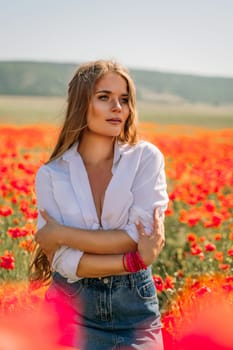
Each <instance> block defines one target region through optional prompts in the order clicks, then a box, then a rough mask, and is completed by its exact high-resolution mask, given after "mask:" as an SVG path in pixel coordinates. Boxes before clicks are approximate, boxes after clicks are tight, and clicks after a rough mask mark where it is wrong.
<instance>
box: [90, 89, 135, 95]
mask: <svg viewBox="0 0 233 350" xmlns="http://www.w3.org/2000/svg"><path fill="white" fill-rule="evenodd" d="M99 93H105V94H111V93H112V91H110V90H97V91H96V94H99ZM121 96H129V94H128V93H127V92H123V94H121Z"/></svg>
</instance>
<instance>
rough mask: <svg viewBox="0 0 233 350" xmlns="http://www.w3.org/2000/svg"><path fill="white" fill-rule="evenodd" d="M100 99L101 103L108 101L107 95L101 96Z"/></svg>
mask: <svg viewBox="0 0 233 350" xmlns="http://www.w3.org/2000/svg"><path fill="white" fill-rule="evenodd" d="M99 99H100V100H101V101H107V99H108V96H107V95H100V96H99Z"/></svg>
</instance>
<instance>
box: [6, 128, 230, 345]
mask: <svg viewBox="0 0 233 350" xmlns="http://www.w3.org/2000/svg"><path fill="white" fill-rule="evenodd" d="M57 133H58V130H57V127H55V126H52V125H40V126H33V125H31V126H24V127H20V128H18V127H16V126H9V125H8V126H6V125H5V126H4V125H2V126H1V128H0V146H1V148H0V317H5V316H6V315H7V314H9V313H10V314H14V313H17V312H18V311H20V312H24V311H25V310H26V311H28V310H30V311H33V310H38V308H39V307H40V305H41V302H42V300H43V296H44V292H45V290H46V287H41V288H39V289H36V288H34V286H32V285H30V284H29V283H28V282H27V274H28V266H29V262H30V259H31V256H32V253H33V250H34V249H35V242H34V239H33V237H34V233H35V231H36V221H37V207H36V196H35V191H34V179H35V173H36V171H37V169H38V168H39V167H40V165H42V164H43V163H44V162H45V161H46V160H47V159H48V156H49V154H50V151H51V149H52V147H53V145H54V144H55V141H56V137H57ZM140 133H141V137H142V138H144V139H147V140H148V141H150V142H152V143H154V144H155V145H156V146H158V147H159V149H160V150H161V151H162V152H163V154H164V156H165V164H166V174H167V183H168V193H169V198H170V202H169V206H168V209H167V212H166V220H165V229H166V245H165V247H164V249H163V251H162V253H161V255H160V257H159V259H158V261H156V263H155V264H154V266H153V274H154V282H155V285H156V288H157V291H158V297H159V302H160V309H161V313H162V322H163V331H164V338H165V349H166V350H167V349H169V350H172V349H177V350H178V349H180V350H184V349H197V348H198V347H199V345H200V344H202V345H203V344H205V349H213V350H214V349H231V348H232V346H233V339H232V334H231V333H232V331H230V328H229V323H231V322H232V321H230V320H232V319H233V220H232V218H233V215H232V214H233V191H232V189H233V175H232V169H233V157H232V145H233V131H232V129H219V130H209V129H204V128H198V127H196V128H192V129H190V128H186V127H185V126H160V125H156V124H152V123H151V124H150V123H142V124H140ZM216 328H218V332H216ZM0 340H1V330H0ZM191 344H192V345H191ZM192 346H193V347H192ZM38 349H39V348H38Z"/></svg>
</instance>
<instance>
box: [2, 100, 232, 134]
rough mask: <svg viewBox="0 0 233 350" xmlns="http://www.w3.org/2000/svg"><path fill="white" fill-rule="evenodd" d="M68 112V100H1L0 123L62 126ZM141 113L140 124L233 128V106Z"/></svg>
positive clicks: (179, 106)
mask: <svg viewBox="0 0 233 350" xmlns="http://www.w3.org/2000/svg"><path fill="white" fill-rule="evenodd" d="M65 109H66V100H65V97H31V96H0V123H1V124H16V125H25V124H44V123H52V124H55V125H60V124H61V121H62V119H63V117H64V113H65ZM138 111H139V117H140V120H141V121H151V122H155V123H158V124H164V125H166V124H178V125H181V124H183V125H184V124H185V125H194V126H201V127H207V128H231V127H233V105H230V106H224V105H223V106H212V105H204V104H190V103H183V102H174V103H155V102H139V103H138Z"/></svg>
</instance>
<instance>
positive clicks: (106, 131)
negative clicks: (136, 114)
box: [87, 73, 130, 137]
mask: <svg viewBox="0 0 233 350" xmlns="http://www.w3.org/2000/svg"><path fill="white" fill-rule="evenodd" d="M128 100H129V94H128V91H127V84H126V81H125V79H124V78H122V76H121V75H119V74H117V73H107V74H106V75H104V76H103V77H102V78H101V79H100V80H99V81H98V82H97V83H96V85H95V88H94V93H93V95H92V97H91V101H90V104H89V107H88V112H87V125H88V130H89V132H92V133H95V134H99V135H103V136H112V137H115V136H119V135H120V133H121V131H122V129H123V128H124V124H125V122H126V120H127V118H128V116H129V112H130V110H129V104H128Z"/></svg>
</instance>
